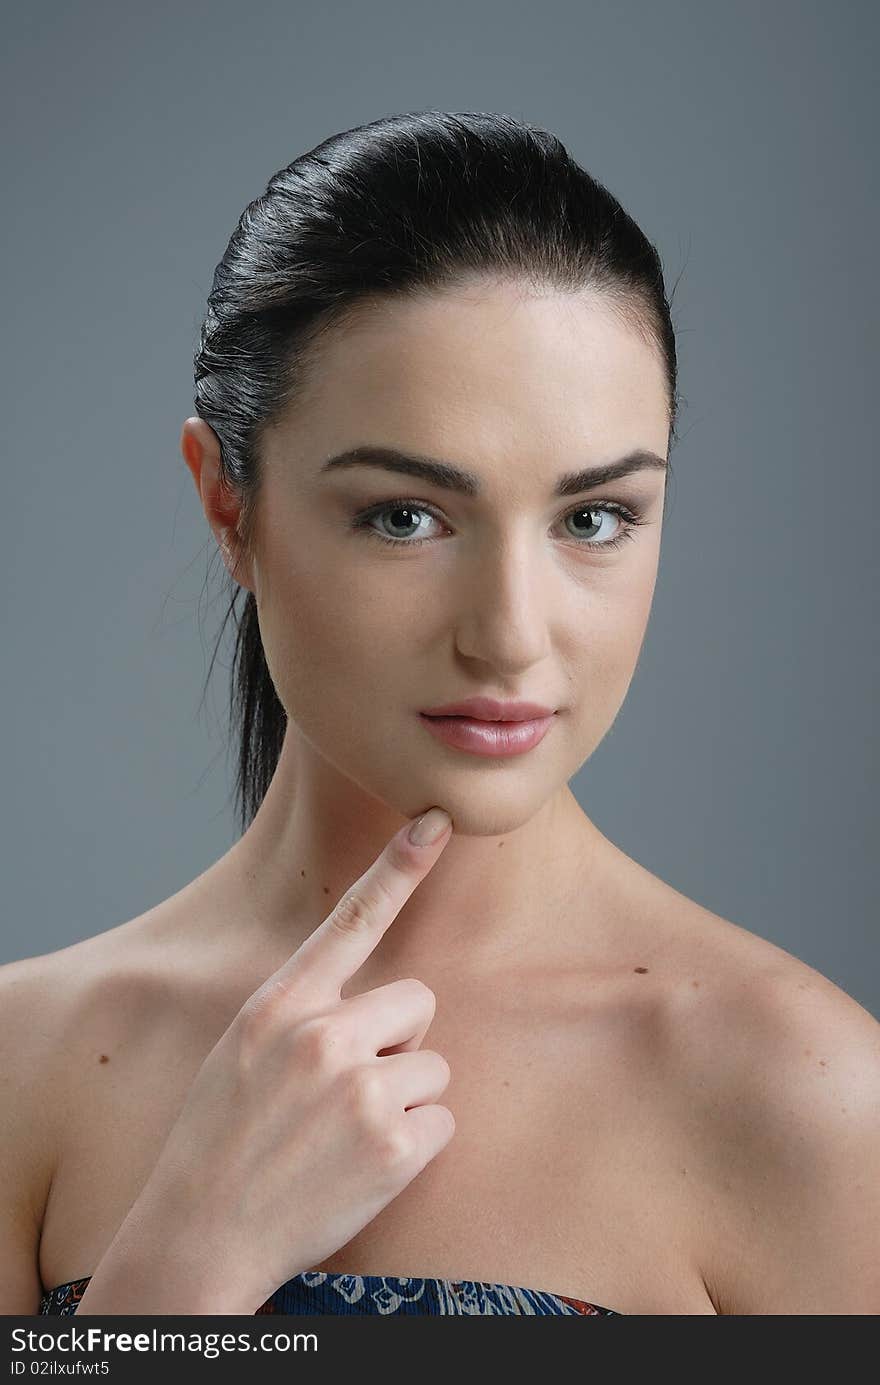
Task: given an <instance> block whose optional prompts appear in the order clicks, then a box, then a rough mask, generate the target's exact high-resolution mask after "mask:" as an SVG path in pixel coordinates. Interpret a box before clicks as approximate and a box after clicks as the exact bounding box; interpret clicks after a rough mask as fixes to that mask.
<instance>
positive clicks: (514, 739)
mask: <svg viewBox="0 0 880 1385" xmlns="http://www.w3.org/2000/svg"><path fill="white" fill-rule="evenodd" d="M419 715H420V716H421V718H422V721H424V722H425V723H426V725H427V727H428V730H429V731H432V732H433V734H434V735H435V736H436V737H437V739H438V740H441V741H445V742H446V744H447V745H452V746H454V747H455V748H456V750H469V751H470V752H471V754H473V755H522V754H523V753H524V752H525V751H526V750H531V749H532V747H533V746H536V745H537V744H538V742H539V741H542V740H543V739H544V737H545V736H546V734H547V732H548V731H549V730H550V723H551V721H552V720H553V717H554V716H555V715H556V714H555V712H553V713H551V714H550V716H549V717H537V718H536V719H535V720H534V721H477V720H476V718H474V717H429V716H426V715H425V713H424V712H420V713H419Z"/></svg>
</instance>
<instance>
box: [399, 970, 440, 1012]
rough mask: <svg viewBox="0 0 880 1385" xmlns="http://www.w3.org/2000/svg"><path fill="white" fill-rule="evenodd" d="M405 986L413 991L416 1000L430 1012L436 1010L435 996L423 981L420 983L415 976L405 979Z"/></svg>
mask: <svg viewBox="0 0 880 1385" xmlns="http://www.w3.org/2000/svg"><path fill="white" fill-rule="evenodd" d="M406 985H407V986H409V987H410V988H411V989H412V990H413V992H414V993H415V996H416V998H417V999H419V1000H423V1001H424V1002H425V1004H426V1005H429V1006H430V1007H431V1009H432V1010H433V1009H435V1008H436V1005H437V995H436V993H435V992H434V991H432V990H431V987H430V986H427V985H426V984H425V982H424V981H420V980H419V978H418V977H417V976H408V977H407V978H406Z"/></svg>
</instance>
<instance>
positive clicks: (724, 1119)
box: [702, 963, 880, 1315]
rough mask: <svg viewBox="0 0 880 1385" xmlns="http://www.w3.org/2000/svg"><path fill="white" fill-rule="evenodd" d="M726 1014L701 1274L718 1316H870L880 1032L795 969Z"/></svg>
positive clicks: (876, 1262)
mask: <svg viewBox="0 0 880 1385" xmlns="http://www.w3.org/2000/svg"><path fill="white" fill-rule="evenodd" d="M736 1008H737V1015H736V1018H737V1019H738V1025H737V1026H736V1028H735V1029H734V1031H733V1038H734V1043H733V1044H732V1045H731V1044H730V1039H731V1029H730V1028H729V1027H728V1025H727V1024H725V1025H722V1026H719V1029H720V1032H721V1035H722V1037H723V1038H724V1040H725V1053H724V1054H721V1053H720V1052H719V1045H718V1041H717V1040H716V1041H715V1042H714V1044H713V1048H714V1057H715V1058H716V1060H717V1063H718V1071H719V1072H720V1073H721V1074H722V1075H723V1077H724V1080H725V1085H726V1090H723V1091H722V1093H721V1094H720V1100H719V1104H718V1123H717V1126H716V1130H717V1132H718V1134H719V1135H720V1137H721V1138H720V1140H719V1142H718V1145H717V1147H716V1148H717V1157H716V1162H715V1177H714V1179H712V1180H710V1183H712V1184H714V1186H713V1187H712V1189H711V1199H710V1204H709V1205H708V1206H707V1209H706V1212H705V1214H704V1217H705V1220H704V1226H703V1231H704V1236H705V1244H706V1245H707V1246H708V1247H709V1249H708V1256H707V1260H706V1263H705V1264H704V1265H703V1267H702V1268H703V1277H704V1280H705V1283H706V1285H707V1288H708V1290H709V1292H710V1294H711V1296H712V1298H713V1301H714V1303H715V1306H716V1309H717V1310H718V1311H719V1312H720V1313H722V1314H786V1315H787V1314H817V1315H829V1314H872V1315H873V1314H877V1313H880V1024H878V1023H877V1021H876V1020H875V1019H874V1018H873V1016H872V1015H870V1014H869V1013H868V1011H866V1010H865V1009H863V1008H862V1006H860V1005H859V1004H858V1003H857V1002H856V1001H855V1000H853V999H852V997H851V996H848V995H847V994H846V993H845V992H843V991H841V990H839V989H838V987H836V986H834V985H833V983H832V982H830V981H829V980H828V979H827V978H825V977H823V976H821V975H820V974H819V973H817V972H815V971H813V970H812V969H811V968H809V967H806V966H803V965H802V964H800V963H798V964H796V966H795V967H793V968H791V969H785V971H784V972H781V973H778V974H776V975H773V976H771V977H769V978H767V977H759V978H758V979H757V980H756V981H755V983H754V985H749V986H747V987H744V988H743V989H742V991H741V992H740V999H739V1000H738V1002H736ZM731 1048H732V1050H733V1051H732V1052H730V1051H727V1050H729V1049H731ZM717 1090H718V1089H717V1085H716V1091H717Z"/></svg>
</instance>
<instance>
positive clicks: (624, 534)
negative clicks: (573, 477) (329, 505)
mask: <svg viewBox="0 0 880 1385" xmlns="http://www.w3.org/2000/svg"><path fill="white" fill-rule="evenodd" d="M386 515H387V516H389V517H390V520H391V528H393V529H397V530H401V529H404V530H408V531H409V533H407V534H403V535H401V534H399V533H398V534H396V535H394V536H391V535H389V534H388V533H380V531H379V530H378V529H374V528H373V523H372V522H373V520H374V519H382V518H384V516H386ZM419 516H428V517H430V518H432V519H435V520H436V521H437V522H438V524H442V523H443V521H442V520H441V518H440V516H439V515H438V514H437V512H436V511H435V510H434V509H433V508H432V507H431V506H430V505H425V504H424V503H422V502H421V501H415V500H406V499H402V498H401V499H399V500H384V501H381V502H380V503H379V504H377V505H371V506H370V508H369V509H368V510H364V511H363V512H362V513H361V514H359V515H356V516H355V518H354V519H353V521H352V527H353V528H354V529H357V530H361V531H364V532H365V533H366V534H368V535H369V536H370V537H372V538H375V539H378V540H379V541H380V543H384V544H388V545H390V546H391V547H393V548H421V546H422V545H423V544H425V543H435V542H436V541H437V540H436V539H435V538H432V537H429V536H427V535H422V537H414V535H418V531H419V528H420V527H422V528H425V527H426V526H424V525H421V526H420V521H419V518H418V517H419ZM606 516H611V517H613V518H614V519H616V520H618V521H619V522H618V524H617V527H616V528H614V526H610V527H611V530H612V532H611V535H610V537H608V538H605V539H599V540H597V539H596V538H594V535H595V534H596V533H601V531H602V529H603V526H604V527H606V528H607V527H609V526H605V525H604V521H605V518H606ZM563 520H573V521H575V523H576V528H575V529H574V531H572V530H569V531H568V532H569V533H572V532H573V533H574V537H575V538H576V539H577V541H578V542H577V544H576V547H580V548H587V549H591V550H599V549H602V550H603V551H605V550H608V549H615V548H619V547H620V545H621V544H622V543H623V542H624V541H625V540H626V539H628V538H631V537H632V536H633V533H634V531H635V529H636V528H637V527H638V525H640V524H644V523H645V519H644V514H643V511H642V510H641V509H639V508H630V506H628V505H624V504H623V503H622V502H620V501H616V500H602V501H596V502H594V503H593V504H589V505H584V504H580V505H578V506H577V508H576V509H574V510H569V511H568V513H567V514H565V515H563ZM413 526H415V528H414V527H413ZM585 533H586V538H585V537H584V534H585Z"/></svg>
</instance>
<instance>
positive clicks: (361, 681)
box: [260, 566, 406, 721]
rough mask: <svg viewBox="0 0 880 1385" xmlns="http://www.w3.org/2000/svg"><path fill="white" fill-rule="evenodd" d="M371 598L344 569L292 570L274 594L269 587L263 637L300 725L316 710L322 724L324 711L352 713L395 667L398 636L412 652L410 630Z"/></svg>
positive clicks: (263, 603) (264, 595)
mask: <svg viewBox="0 0 880 1385" xmlns="http://www.w3.org/2000/svg"><path fill="white" fill-rule="evenodd" d="M363 596H364V594H363V591H362V590H360V591H359V589H358V584H357V582H356V581H354V580H350V579H346V577H344V576H342V575H341V574H340V572H339V569H338V568H336V569H335V570H334V571H333V573H332V574H330V573H325V572H323V571H321V570H320V569H318V568H317V567H315V566H313V567H306V566H303V567H300V568H299V569H297V568H294V567H292V566H289V567H287V568H286V569H284V570H283V572H281V573H280V574H279V573H277V572H275V573H273V578H272V583H271V589H270V588H269V586H268V584H265V583H264V586H263V590H262V592H261V600H260V630H261V634H262V638H263V648H264V650H265V654H266V662H267V664H268V666H269V671H270V673H271V675H272V680H273V682H274V684H275V688H276V690H277V692H278V696H279V698H280V699H281V702H282V704H283V706H284V708H285V710H286V711H287V713H288V715H289V716H291V717H292V718H293V719H294V720H296V721H299V720H300V716H301V713H302V712H304V711H308V709H311V714H310V715H309V716H308V718H307V719H308V720H314V717H315V715H316V714H317V715H318V717H319V719H320V709H321V708H322V707H325V708H327V709H328V711H329V710H331V709H332V708H333V706H334V705H335V704H338V703H339V702H340V701H342V702H344V703H345V705H346V706H347V707H348V708H350V707H351V701H352V696H353V695H355V696H356V695H357V694H358V693H359V692H361V691H362V690H364V689H368V688H369V687H370V685H371V683H372V682H373V676H374V675H375V676H378V674H379V673H380V672H381V669H382V667H383V666H384V667H387V668H388V669H389V670H390V669H391V668H392V667H393V666H394V658H395V655H394V653H393V651H392V645H394V643H395V640H394V639H393V638H392V637H393V635H394V632H395V630H398V633H399V637H400V641H401V642H402V643H403V644H404V645H405V641H406V631H405V628H404V629H402V630H400V629H399V628H398V627H397V626H396V623H395V622H394V620H393V619H391V620H390V622H389V615H388V612H387V610H384V609H383V603H381V602H377V601H373V600H367V601H365V600H364V599H363ZM389 676H390V675H389Z"/></svg>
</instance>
